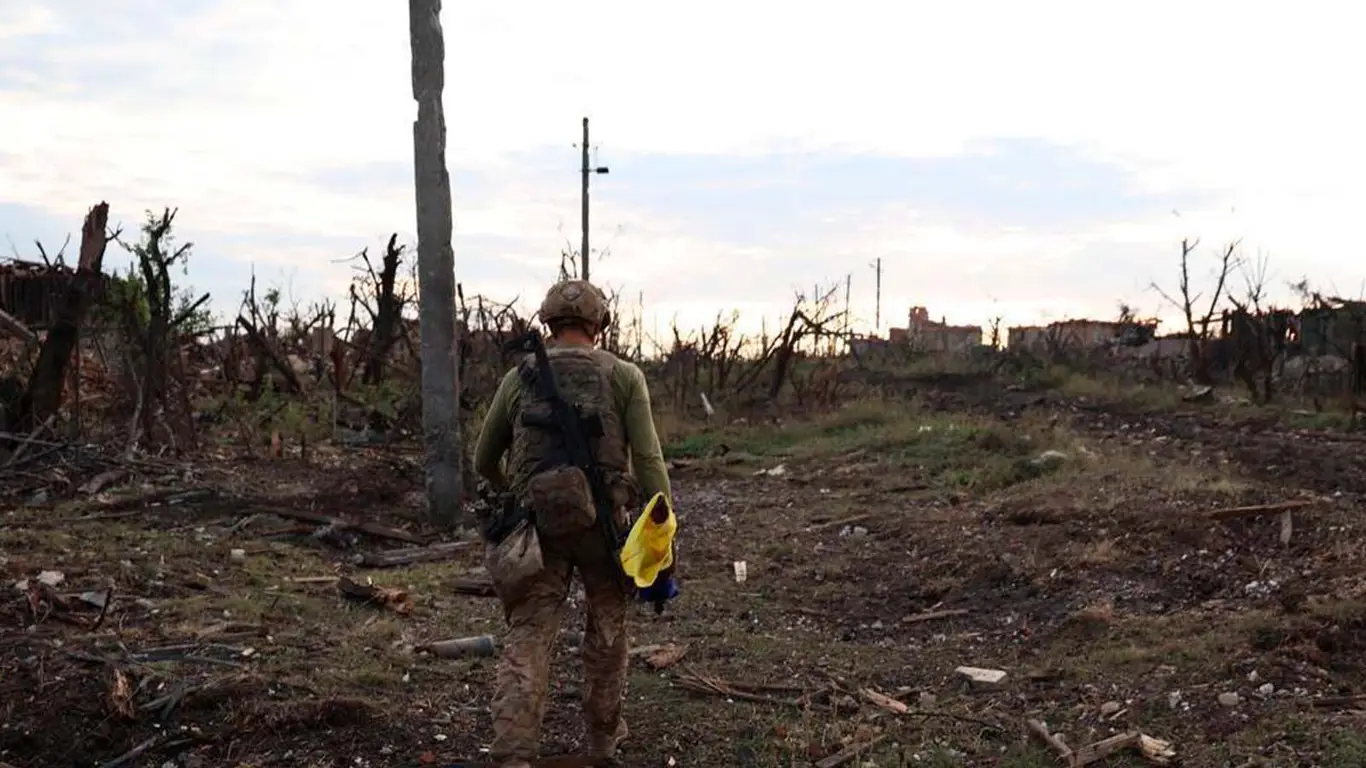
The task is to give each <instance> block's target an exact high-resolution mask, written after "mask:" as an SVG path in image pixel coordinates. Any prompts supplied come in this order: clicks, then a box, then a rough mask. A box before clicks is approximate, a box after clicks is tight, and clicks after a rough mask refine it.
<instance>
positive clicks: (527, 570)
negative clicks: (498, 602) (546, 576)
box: [484, 520, 545, 602]
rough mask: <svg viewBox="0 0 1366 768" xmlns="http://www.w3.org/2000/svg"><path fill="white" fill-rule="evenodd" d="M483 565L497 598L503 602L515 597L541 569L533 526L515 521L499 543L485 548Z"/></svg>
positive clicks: (540, 559) (512, 599)
mask: <svg viewBox="0 0 1366 768" xmlns="http://www.w3.org/2000/svg"><path fill="white" fill-rule="evenodd" d="M484 567H485V568H487V569H488V572H489V578H491V579H492V580H493V587H494V590H495V591H496V592H497V593H498V595H499V597H501V598H502V599H503V601H504V602H511V601H514V600H516V599H517V597H518V596H519V595H520V594H521V593H522V592H523V591H524V589H525V587H526V584H527V583H528V582H529V581H530V580H531V579H532V578H533V577H535V576H536V574H538V573H540V572H541V570H542V569H544V568H545V560H544V558H543V557H542V554H541V541H540V538H539V537H538V536H537V535H536V527H535V526H534V525H531V524H530V522H528V521H527V520H522V521H521V522H520V523H518V524H517V526H516V527H515V528H514V529H513V530H512V532H511V533H509V534H508V535H507V536H506V537H504V538H503V540H502V541H501V542H499V543H498V544H495V545H490V546H489V547H488V548H487V549H486V550H485V554H484Z"/></svg>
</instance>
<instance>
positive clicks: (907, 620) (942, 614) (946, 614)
mask: <svg viewBox="0 0 1366 768" xmlns="http://www.w3.org/2000/svg"><path fill="white" fill-rule="evenodd" d="M966 615H968V610H967V609H966V608H950V609H948V610H944V611H928V612H926V613H917V614H913V615H911V616H904V617H902V619H901V623H902V624H920V623H921V622H925V621H936V620H938V619H951V618H953V617H954V616H966Z"/></svg>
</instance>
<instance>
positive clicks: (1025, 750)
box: [997, 743, 1058, 768]
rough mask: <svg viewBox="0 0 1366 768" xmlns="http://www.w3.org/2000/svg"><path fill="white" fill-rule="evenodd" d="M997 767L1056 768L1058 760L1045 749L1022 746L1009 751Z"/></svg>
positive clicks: (1032, 745)
mask: <svg viewBox="0 0 1366 768" xmlns="http://www.w3.org/2000/svg"><path fill="white" fill-rule="evenodd" d="M997 765H998V766H1000V768H1056V766H1057V765H1058V758H1057V756H1056V755H1054V754H1053V753H1051V752H1049V751H1047V750H1045V749H1044V748H1043V747H1039V746H1035V745H1034V744H1032V743H1031V744H1022V745H1015V746H1012V747H1010V748H1009V749H1007V750H1006V753H1005V754H1004V755H1001V762H999V763H997Z"/></svg>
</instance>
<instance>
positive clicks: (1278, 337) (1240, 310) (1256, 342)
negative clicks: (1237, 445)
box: [1224, 256, 1294, 403]
mask: <svg viewBox="0 0 1366 768" xmlns="http://www.w3.org/2000/svg"><path fill="white" fill-rule="evenodd" d="M1266 270H1267V260H1266V257H1265V256H1259V257H1258V258H1257V260H1256V262H1252V263H1249V262H1243V263H1242V264H1241V265H1240V270H1239V271H1240V272H1241V274H1242V277H1243V286H1244V292H1243V296H1242V298H1241V299H1238V298H1234V297H1233V296H1231V295H1230V296H1229V303H1230V304H1232V305H1233V311H1232V312H1229V313H1227V315H1226V317H1225V319H1224V337H1225V339H1227V347H1228V353H1229V355H1231V356H1232V363H1233V373H1234V375H1235V376H1237V377H1238V378H1239V379H1240V380H1241V381H1242V382H1243V384H1244V385H1246V386H1247V391H1248V395H1249V396H1250V397H1251V398H1252V399H1253V401H1254V402H1261V403H1266V402H1270V400H1271V398H1272V396H1273V395H1274V394H1275V392H1274V386H1273V385H1274V382H1275V370H1276V361H1277V360H1278V359H1280V358H1281V357H1282V356H1283V355H1285V353H1286V348H1287V344H1288V342H1289V340H1290V336H1291V333H1292V323H1293V322H1294V313H1293V312H1290V311H1287V310H1279V309H1274V308H1270V307H1266V306H1265V300H1266Z"/></svg>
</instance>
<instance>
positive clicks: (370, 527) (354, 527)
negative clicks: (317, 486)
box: [260, 509, 423, 545]
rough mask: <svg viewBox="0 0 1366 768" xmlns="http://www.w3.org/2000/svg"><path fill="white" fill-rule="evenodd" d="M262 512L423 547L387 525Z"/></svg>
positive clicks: (307, 514) (287, 511)
mask: <svg viewBox="0 0 1366 768" xmlns="http://www.w3.org/2000/svg"><path fill="white" fill-rule="evenodd" d="M260 511H262V512H269V513H270V514H272V515H275V516H276V517H283V518H285V519H287V520H298V521H300V522H304V523H316V524H317V525H322V526H327V527H329V528H330V529H332V530H336V531H356V532H358V533H364V534H366V535H369V536H374V537H375V538H377V539H392V540H394V541H403V542H407V543H409V544H418V545H421V544H422V543H423V541H422V539H421V538H420V537H418V536H415V535H413V534H411V533H408V532H407V531H401V530H399V529H397V528H390V527H389V526H387V525H380V524H379V523H371V522H359V523H353V522H349V521H346V520H342V519H341V518H338V517H333V516H332V515H327V514H323V513H322V512H312V511H309V510H303V509H262V510H260Z"/></svg>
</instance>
